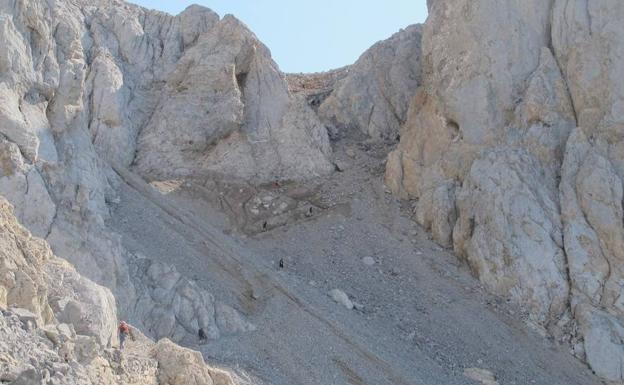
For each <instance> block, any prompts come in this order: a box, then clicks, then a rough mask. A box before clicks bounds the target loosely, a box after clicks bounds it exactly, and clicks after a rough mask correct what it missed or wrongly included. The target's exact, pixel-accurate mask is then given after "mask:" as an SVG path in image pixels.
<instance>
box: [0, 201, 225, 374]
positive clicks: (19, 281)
mask: <svg viewBox="0 0 624 385" xmlns="http://www.w3.org/2000/svg"><path fill="white" fill-rule="evenodd" d="M11 211H12V207H11V205H10V204H9V203H8V202H7V201H6V200H5V199H4V198H1V197H0V266H1V268H0V276H1V277H3V278H2V279H1V280H0V361H2V365H0V379H1V380H2V382H10V383H11V384H24V385H33V384H66V385H96V384H98V385H102V384H111V385H112V384H133V385H156V384H181V385H182V384H184V385H187V384H198V385H200V384H201V385H204V384H205V385H212V384H215V385H216V384H221V385H234V381H233V380H232V377H231V375H230V374H229V373H228V372H225V371H222V370H219V369H214V368H211V367H209V366H207V365H206V364H205V363H204V361H203V358H202V356H201V354H200V353H199V352H193V351H191V350H188V349H183V348H180V347H179V346H177V345H174V344H173V343H172V342H170V341H168V340H163V341H161V342H160V343H158V344H154V343H153V342H152V341H150V340H149V339H147V338H146V337H145V336H143V335H142V334H141V333H140V332H138V331H137V330H136V329H135V331H134V333H135V336H136V339H135V340H133V341H132V342H130V343H129V344H128V345H127V347H126V351H128V350H129V354H127V355H126V354H124V355H119V353H118V352H115V351H114V350H111V349H110V347H111V346H115V347H116V346H117V345H118V341H117V313H116V306H115V299H114V298H113V296H112V294H111V292H110V290H108V289H106V288H104V287H102V286H99V285H97V284H95V283H93V282H91V281H89V280H88V279H86V278H84V277H82V276H80V275H79V274H78V273H77V272H76V270H75V269H74V268H73V267H72V266H71V265H69V264H68V263H67V262H65V261H63V260H61V259H59V258H57V257H55V256H54V255H53V254H52V252H51V250H50V247H49V246H48V244H47V243H46V242H45V241H43V240H42V239H39V238H34V237H32V235H31V234H30V233H29V232H28V231H27V230H26V229H25V228H23V227H22V226H21V225H20V224H18V222H17V220H16V218H15V217H14V216H13V214H12V212H11ZM59 321H64V322H66V323H59ZM193 381H194V382H193Z"/></svg>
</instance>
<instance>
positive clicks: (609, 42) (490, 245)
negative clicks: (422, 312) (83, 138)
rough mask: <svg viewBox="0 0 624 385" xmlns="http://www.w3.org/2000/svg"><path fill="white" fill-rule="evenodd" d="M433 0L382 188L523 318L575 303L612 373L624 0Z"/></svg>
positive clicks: (618, 304)
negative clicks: (416, 85) (404, 201)
mask: <svg viewBox="0 0 624 385" xmlns="http://www.w3.org/2000/svg"><path fill="white" fill-rule="evenodd" d="M429 6H430V16H429V19H428V21H427V23H426V25H425V26H424V29H423V43H422V47H423V59H422V61H423V64H422V68H423V80H422V81H423V84H424V86H423V87H422V88H421V89H420V90H419V92H417V94H416V95H415V97H414V98H413V100H412V103H411V106H410V110H409V112H408V118H407V122H406V124H405V125H404V126H403V128H402V132H401V143H400V144H399V146H398V148H397V149H396V150H395V151H394V152H392V153H391V154H390V155H389V157H388V162H387V169H386V176H385V181H386V185H387V186H388V187H389V188H390V189H391V190H392V191H393V192H395V193H396V194H398V195H400V196H401V197H403V198H411V199H416V200H417V201H418V202H417V205H416V218H417V220H418V221H419V222H420V223H421V224H423V225H424V226H425V227H426V228H428V229H429V230H431V231H432V233H433V236H434V239H436V240H437V241H438V242H440V243H441V244H444V245H449V244H450V241H449V239H451V238H452V240H453V247H454V249H455V251H456V252H457V253H458V254H459V255H460V256H461V257H463V258H466V260H467V261H468V263H469V264H470V265H471V267H472V268H473V270H474V271H475V273H476V274H477V275H478V277H479V279H480V280H481V282H483V284H484V285H485V286H486V287H488V288H489V289H490V290H493V291H495V292H497V293H499V294H503V295H506V296H509V297H511V298H514V299H516V300H517V301H518V302H520V303H521V304H523V305H525V306H526V307H527V309H529V310H530V313H531V316H532V319H533V320H535V321H537V322H539V323H541V324H543V325H544V326H546V327H547V328H549V329H550V327H552V326H553V325H554V324H555V323H557V322H559V323H561V322H564V323H565V322H568V321H566V319H567V317H568V314H571V315H573V317H574V319H573V320H572V321H570V322H572V323H576V324H577V325H578V332H579V334H578V335H574V336H572V338H580V339H581V341H583V344H584V351H585V357H586V360H587V362H588V363H589V364H590V366H591V367H592V369H593V370H594V371H596V373H597V374H599V375H600V376H602V377H603V378H605V379H607V380H609V381H613V382H615V383H622V382H623V380H622V374H621V370H620V369H619V368H620V365H619V364H618V363H619V362H621V360H622V359H624V354H623V353H622V351H623V346H624V344H622V343H621V341H622V339H621V336H622V330H623V325H624V312H623V305H622V301H621V299H620V298H622V289H621V288H622V287H623V284H624V268H623V265H624V264H623V263H622V261H623V260H624V255H622V249H623V246H624V245H623V244H622V243H623V242H624V224H623V220H622V217H623V215H624V214H622V213H623V212H624V209H623V207H622V199H623V187H622V178H623V177H624V151H623V147H622V145H621V143H622V141H621V140H620V137H621V132H622V128H623V127H624V108H622V106H623V105H624V91H623V89H622V87H621V81H620V80H619V79H621V78H622V76H624V60H623V59H622V58H624V40H623V39H622V36H624V27H623V26H622V23H620V22H619V20H621V19H622V17H624V5H623V4H621V2H618V1H615V0H611V1H610V0H599V1H585V0H584V1H568V0H555V1H544V2H541V1H540V2H538V1H534V2H532V1H529V2H526V1H522V2H520V1H507V2H495V1H487V0H483V1H470V2H468V1H460V2H457V1H453V2H452V1H445V0H438V1H433V2H430V3H429ZM550 23H552V25H551V24H550ZM551 40H552V44H550V41H551ZM546 47H552V48H546ZM577 126H578V127H577ZM453 223H454V224H455V225H454V227H453V225H452V224H453ZM449 224H451V226H449ZM449 227H451V228H452V230H450V231H449ZM598 309H600V310H598ZM555 328H556V327H555ZM568 330H574V327H572V328H571V329H568ZM553 332H555V331H554V330H553ZM607 356H608V357H607ZM614 357H615V358H614Z"/></svg>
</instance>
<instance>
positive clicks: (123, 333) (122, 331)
mask: <svg viewBox="0 0 624 385" xmlns="http://www.w3.org/2000/svg"><path fill="white" fill-rule="evenodd" d="M118 331H119V349H120V350H123V348H124V343H125V342H126V338H128V336H130V338H132V341H134V340H135V338H134V334H133V333H132V329H131V328H130V325H128V324H127V323H126V321H121V322H120V323H119V328H118Z"/></svg>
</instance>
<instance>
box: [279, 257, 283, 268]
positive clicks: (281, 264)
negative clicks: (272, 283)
mask: <svg viewBox="0 0 624 385" xmlns="http://www.w3.org/2000/svg"><path fill="white" fill-rule="evenodd" d="M279 268H280V269H283V268H284V258H280V260H279Z"/></svg>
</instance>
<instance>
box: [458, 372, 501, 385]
mask: <svg viewBox="0 0 624 385" xmlns="http://www.w3.org/2000/svg"><path fill="white" fill-rule="evenodd" d="M464 376H466V377H467V378H470V379H471V380H474V381H478V382H480V383H482V384H483V385H499V384H498V382H497V381H496V377H495V376H494V374H493V373H492V372H490V371H489V370H485V369H479V368H468V369H465V370H464Z"/></svg>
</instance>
